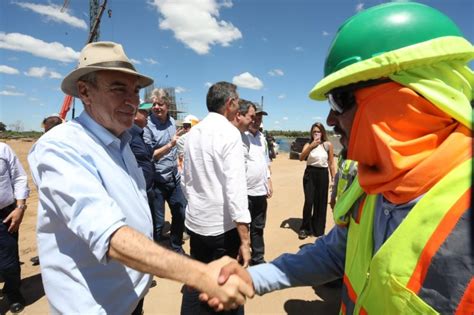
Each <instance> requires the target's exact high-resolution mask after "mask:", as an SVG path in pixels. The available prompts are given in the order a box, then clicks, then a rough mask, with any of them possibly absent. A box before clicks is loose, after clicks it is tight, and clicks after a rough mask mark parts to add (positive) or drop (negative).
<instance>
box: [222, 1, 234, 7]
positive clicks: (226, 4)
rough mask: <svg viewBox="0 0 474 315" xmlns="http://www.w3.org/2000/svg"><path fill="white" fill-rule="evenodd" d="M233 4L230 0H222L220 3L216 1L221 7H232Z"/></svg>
mask: <svg viewBox="0 0 474 315" xmlns="http://www.w3.org/2000/svg"><path fill="white" fill-rule="evenodd" d="M233 5H234V4H233V3H232V0H222V2H221V3H218V6H220V7H223V8H232V6H233Z"/></svg>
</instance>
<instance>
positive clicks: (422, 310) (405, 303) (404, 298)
mask: <svg viewBox="0 0 474 315" xmlns="http://www.w3.org/2000/svg"><path fill="white" fill-rule="evenodd" d="M387 286H388V288H387V289H388V290H387V296H390V301H391V303H390V304H391V305H390V306H388V309H389V310H390V311H389V312H387V314H394V315H395V314H397V315H399V314H400V315H402V314H407V315H408V314H410V315H411V314H423V315H431V314H439V313H438V312H437V311H436V310H434V309H433V308H432V307H431V306H430V305H428V304H427V303H426V302H425V301H423V300H422V299H421V298H420V297H419V296H418V295H416V294H415V293H414V292H413V291H411V290H409V289H408V288H407V287H406V286H404V285H402V284H401V283H400V282H399V281H398V280H397V279H396V278H395V277H394V276H393V275H391V276H390V277H389V279H388V282H387Z"/></svg>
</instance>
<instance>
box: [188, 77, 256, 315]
mask: <svg viewBox="0 0 474 315" xmlns="http://www.w3.org/2000/svg"><path fill="white" fill-rule="evenodd" d="M238 101H239V95H238V94H237V87H236V86H235V85H234V84H231V83H228V82H218V83H216V84H214V85H213V86H211V87H210V88H209V91H208V93H207V108H208V110H209V114H208V115H207V116H206V118H204V119H203V120H202V121H201V122H200V123H199V124H198V125H196V126H195V127H193V128H192V129H191V131H190V132H189V133H188V136H187V140H186V143H185V148H184V166H183V183H184V194H185V197H186V199H187V200H188V208H187V209H186V219H185V225H186V228H187V229H188V231H189V232H188V233H189V235H190V248H191V257H193V258H195V259H197V260H199V261H202V262H205V263H208V262H211V261H213V260H215V259H218V258H220V257H222V256H224V255H228V256H230V257H233V258H237V257H238V258H239V259H240V260H241V261H242V264H243V265H244V266H247V265H248V262H249V260H250V240H249V229H248V224H249V223H250V213H249V211H248V203H247V186H246V182H245V176H242V175H243V174H245V164H244V155H243V154H242V140H241V136H240V133H239V131H238V130H237V128H235V127H234V126H233V125H232V124H231V123H230V121H232V120H233V119H234V117H235V115H236V114H237V111H238V109H239V105H238ZM241 312H243V308H241V309H239V310H237V312H236V314H241ZM198 313H200V314H203V313H206V314H208V313H209V314H212V313H213V311H212V310H211V309H210V308H209V307H207V304H199V301H198V296H197V292H195V291H193V292H190V291H188V290H185V293H184V295H183V303H182V306H181V314H198Z"/></svg>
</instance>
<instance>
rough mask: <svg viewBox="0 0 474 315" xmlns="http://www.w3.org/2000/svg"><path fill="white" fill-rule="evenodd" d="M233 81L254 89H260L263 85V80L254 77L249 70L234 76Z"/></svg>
mask: <svg viewBox="0 0 474 315" xmlns="http://www.w3.org/2000/svg"><path fill="white" fill-rule="evenodd" d="M232 83H234V84H235V85H237V86H239V87H243V88H248V89H252V90H260V89H261V88H262V87H263V82H262V81H261V80H260V79H259V78H257V77H254V76H253V75H252V74H250V73H249V72H244V73H241V74H239V75H238V76H235V77H233V78H232Z"/></svg>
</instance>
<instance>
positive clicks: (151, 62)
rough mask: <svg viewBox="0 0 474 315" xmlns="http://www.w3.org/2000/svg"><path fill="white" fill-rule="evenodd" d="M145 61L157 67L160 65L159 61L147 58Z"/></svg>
mask: <svg viewBox="0 0 474 315" xmlns="http://www.w3.org/2000/svg"><path fill="white" fill-rule="evenodd" d="M145 61H146V62H148V63H149V64H151V65H156V64H157V63H158V61H156V60H155V59H153V58H145Z"/></svg>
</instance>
